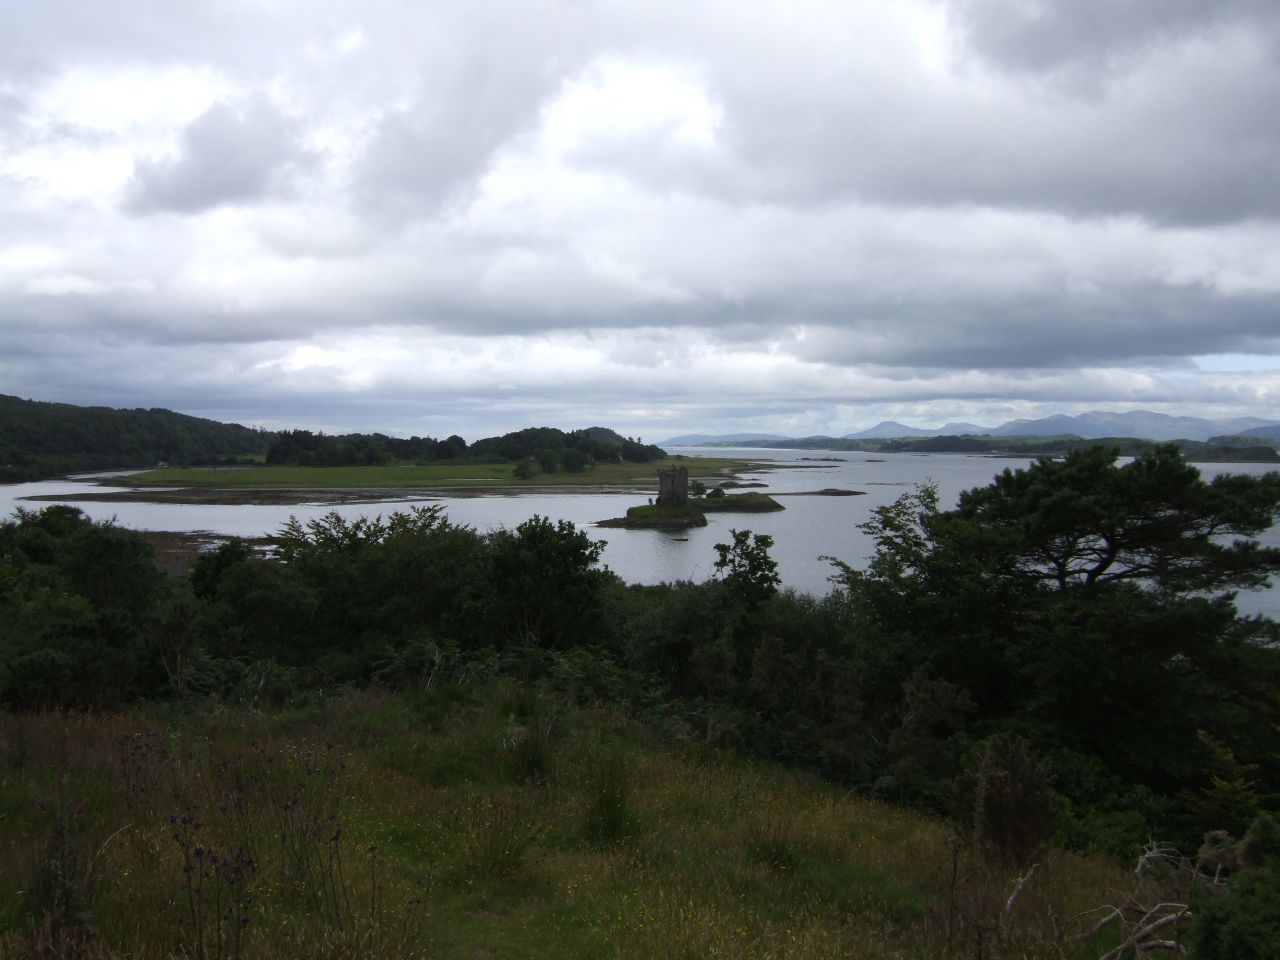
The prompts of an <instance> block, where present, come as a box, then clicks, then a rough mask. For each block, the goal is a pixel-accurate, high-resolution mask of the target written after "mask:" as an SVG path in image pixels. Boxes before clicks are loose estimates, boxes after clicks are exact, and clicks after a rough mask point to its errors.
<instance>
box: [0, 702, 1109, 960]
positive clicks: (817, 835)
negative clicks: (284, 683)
mask: <svg viewBox="0 0 1280 960" xmlns="http://www.w3.org/2000/svg"><path fill="white" fill-rule="evenodd" d="M431 696H433V694H432V693H430V692H428V693H421V692H420V693H417V694H414V695H412V696H409V695H398V694H390V693H385V692H376V691H365V692H354V693H347V694H343V695H340V696H337V697H335V698H333V699H330V700H327V701H324V702H321V703H319V704H318V705H315V706H312V707H309V708H306V709H302V710H297V709H295V710H292V711H290V712H288V713H277V714H271V713H263V712H259V711H256V710H248V709H240V708H234V707H229V706H226V705H219V704H216V703H209V702H203V703H193V704H189V705H177V706H172V705H171V706H150V707H141V708H136V709H132V710H128V711H125V712H120V713H108V714H100V715H95V716H79V715H74V714H73V715H52V714H42V715H30V716H15V715H10V714H2V713H0V818H2V822H3V827H4V828H3V829H2V830H0V863H2V864H4V865H5V869H3V870H0V905H4V906H3V907H0V957H9V956H24V955H28V954H38V953H39V951H40V950H44V951H45V952H46V953H48V954H50V955H52V954H54V953H57V952H60V953H62V954H64V955H71V954H74V953H75V949H73V948H74V947H75V946H77V945H78V946H79V947H80V948H82V955H87V956H101V957H114V958H123V957H126V956H127V957H130V958H137V960H147V958H153V957H154V958H159V957H166V956H172V955H175V954H179V955H189V956H210V957H211V956H222V957H237V956H245V957H249V956H253V957H264V958H277V957H279V958H284V957H309V956H319V955H324V956H350V957H356V956H360V957H374V958H379V957H416V956H423V957H428V956H429V957H478V956H483V957H490V958H495V960H497V958H528V957H557V958H569V960H572V958H595V957H601V956H608V957H619V958H650V957H672V958H677V957H817V958H822V957H842V958H843V957H849V958H871V957H920V958H925V957H937V956H942V955H944V954H945V953H946V952H947V950H946V948H947V942H948V939H949V937H950V939H952V940H954V941H955V949H954V950H953V951H952V955H955V956H961V955H970V954H973V953H974V952H975V950H976V951H977V952H978V953H981V954H982V955H984V956H988V957H992V958H997V957H1000V956H1028V957H1036V956H1046V957H1047V956H1057V955H1058V954H1057V953H1056V951H1055V949H1054V945H1053V944H1052V940H1051V936H1050V934H1049V929H1050V918H1051V917H1054V916H1056V917H1064V916H1070V915H1072V914H1074V913H1076V912H1077V911H1079V910H1083V909H1085V908H1089V907H1094V906H1097V905H1098V904H1099V903H1100V902H1103V900H1105V898H1106V891H1107V890H1109V889H1121V888H1125V887H1126V885H1127V884H1128V883H1129V882H1130V881H1129V868H1128V866H1127V865H1117V864H1112V863H1110V862H1107V861H1105V860H1099V859H1091V858H1086V857H1082V856H1077V855H1073V854H1068V853H1062V852H1058V853H1054V854H1051V855H1050V856H1049V857H1048V858H1047V859H1046V860H1045V862H1044V863H1043V864H1042V868H1041V870H1040V871H1039V872H1038V873H1037V875H1036V880H1035V882H1034V883H1033V884H1031V885H1030V886H1029V888H1028V890H1027V892H1026V893H1025V894H1024V895H1023V897H1022V898H1021V900H1020V901H1019V904H1018V909H1017V910H1015V911H1013V912H1012V914H1010V915H1006V914H1005V913H1004V910H1003V905H1004V901H1005V898H1007V895H1008V891H1009V890H1010V888H1011V885H1012V882H1013V879H1014V878H1013V877H1012V875H1011V874H1004V873H998V872H991V871H987V870H982V869H979V868H977V867H974V866H972V865H966V864H961V865H960V868H959V869H958V871H957V875H958V876H959V877H960V895H959V896H957V895H955V894H954V892H953V891H954V887H953V884H952V880H951V878H952V873H953V866H955V863H954V861H953V857H952V850H953V847H952V845H951V835H950V833H949V831H948V829H947V828H946V827H945V826H944V825H943V824H941V823H939V822H937V821H935V820H932V819H930V818H928V817H924V816H921V815H918V814H915V813H911V812H907V811H903V810H899V809H894V808H890V807H886V806H882V805H880V804H877V803H874V802H872V801H870V800H868V799H866V798H862V797H857V796H849V795H846V794H844V793H842V792H841V791H839V790H836V789H834V788H832V787H830V786H828V785H825V784H823V783H821V782H819V781H817V780H814V779H811V778H809V777H807V776H801V775H797V774H795V773H793V772H788V771H785V770H782V769H779V768H776V767H772V766H765V765H759V766H757V765H753V764H750V763H747V762H745V761H743V760H741V759H737V758H735V757H733V756H730V755H727V754H721V753H718V752H715V751H711V750H709V749H707V748H706V747H705V746H701V745H693V744H689V745H682V744H678V743H670V742H665V741H662V740H659V739H657V738H656V736H655V735H653V734H652V733H650V732H649V731H647V730H646V729H645V728H642V727H640V726H638V725H636V724H634V723H631V722H628V721H623V720H619V719H618V718H616V717H614V716H612V715H610V714H608V713H607V712H604V711H602V710H594V709H585V708H581V707H578V706H575V705H573V704H572V703H569V702H567V701H561V700H559V699H557V698H556V697H554V696H552V695H550V694H545V693H539V694H538V695H537V696H528V695H526V694H525V693H521V692H520V691H518V690H516V691H514V693H513V688H512V686H511V685H510V684H503V683H497V684H490V685H486V686H483V687H481V688H478V689H470V690H469V691H468V692H467V693H466V695H465V696H460V695H459V694H458V692H457V691H456V690H454V691H451V692H450V693H448V695H447V696H444V699H443V701H442V703H441V705H440V707H439V716H438V717H436V715H435V714H434V713H432V711H426V712H427V713H431V714H432V716H433V717H435V719H434V720H433V722H432V723H431V724H427V723H424V722H423V721H422V717H423V716H424V704H423V699H424V698H428V697H431ZM538 731H542V732H541V733H539V732H538ZM531 736H536V737H538V738H539V739H538V743H537V746H536V748H533V749H535V751H536V759H535V760H534V761H533V762H532V763H528V762H526V760H525V759H521V758H519V756H518V755H517V758H516V760H515V762H513V755H512V751H513V750H517V751H518V750H519V749H522V748H520V747H519V746H518V745H519V744H520V743H523V742H527V738H528V737H531ZM463 757H466V758H468V762H467V763H465V764H462V763H461V762H460V760H461V758H463ZM442 771H451V772H449V773H448V774H447V775H444V776H442V775H441V773H442ZM59 843H61V844H62V848H61V849H64V851H65V855H64V858H63V861H59V860H58V856H55V855H54V854H56V853H57V851H58V850H59V849H60V848H59ZM59 871H61V873H60V872H59ZM62 874H65V875H66V876H67V877H69V878H71V879H73V880H75V883H76V884H79V886H75V885H72V886H71V887H68V889H67V891H65V897H68V898H70V900H71V901H73V902H64V903H61V904H55V903H54V902H53V900H52V899H51V897H52V894H51V892H50V891H51V890H52V889H54V887H56V884H54V885H53V887H51V886H50V884H49V882H48V881H50V880H57V879H58V878H59V877H60V876H62ZM82 880H83V881H84V882H83V883H81V881H82ZM54 907H58V909H61V910H62V911H63V912H62V914H61V916H62V918H63V919H62V921H61V925H60V926H54V925H52V924H47V923H46V922H45V917H46V916H49V915H51V914H52V910H53V908H54ZM983 938H985V940H984V939H983ZM974 944H978V946H977V947H976V948H975V946H974ZM86 948H87V949H86ZM1097 952H1098V951H1097V950H1092V951H1090V950H1082V951H1081V952H1079V953H1077V954H1072V953H1070V952H1069V951H1068V952H1067V953H1066V954H1064V955H1066V956H1073V955H1076V956H1087V955H1092V956H1096V955H1097Z"/></svg>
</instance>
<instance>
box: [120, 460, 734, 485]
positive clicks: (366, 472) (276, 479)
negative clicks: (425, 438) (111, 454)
mask: <svg viewBox="0 0 1280 960" xmlns="http://www.w3.org/2000/svg"><path fill="white" fill-rule="evenodd" d="M677 462H678V463H679V464H680V465H681V466H685V467H688V468H689V475H690V476H695V477H710V476H718V475H720V474H721V473H723V472H724V471H726V470H729V469H731V468H733V467H734V466H738V465H741V461H737V460H722V459H713V458H709V457H708V458H702V457H687V458H681V459H680V460H679V461H676V460H674V459H672V460H658V461H654V462H653V463H622V464H602V465H600V466H597V467H595V468H593V469H588V470H584V471H582V472H581V473H563V472H557V473H538V474H536V475H535V476H534V477H533V478H532V479H529V480H516V479H515V478H514V477H513V476H512V471H513V470H514V469H515V467H514V464H510V463H492V464H490V463H458V464H429V465H426V466H416V465H407V464H406V465H388V466H377V467H292V466H269V467H244V468H169V469H164V470H149V471H147V472H146V473H141V474H137V475H135V476H131V477H129V483H131V484H136V485H138V486H162V487H199V486H225V487H309V488H325V487H328V488H343V487H346V488H377V487H396V488H398V487H455V486H468V487H471V486H493V487H501V486H518V487H564V486H598V485H611V484H621V483H634V484H643V483H651V484H655V485H656V483H657V475H658V470H659V469H661V468H663V467H668V466H672V465H674V464H676V463H677Z"/></svg>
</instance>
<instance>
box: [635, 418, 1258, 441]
mask: <svg viewBox="0 0 1280 960" xmlns="http://www.w3.org/2000/svg"><path fill="white" fill-rule="evenodd" d="M970 435H972V436H982V435H989V436H993V437H1057V436H1065V435H1074V436H1077V437H1083V438H1084V439H1086V440H1095V439H1100V438H1102V437H1134V438H1137V439H1142V440H1201V441H1203V440H1208V439H1210V438H1212V437H1223V436H1236V435H1244V436H1257V437H1264V438H1267V439H1271V440H1278V439H1280V421H1277V420H1263V419H1260V418H1258V417H1234V418H1231V419H1225V420H1205V419H1202V418H1200V417H1171V416H1169V415H1168V414H1164V413H1152V412H1151V411H1149V410H1131V411H1129V412H1128V413H1105V412H1103V411H1099V410H1095V411H1091V412H1089V413H1081V414H1078V415H1077V416H1074V417H1072V416H1067V415H1065V414H1055V415H1054V416H1051V417H1044V418H1042V419H1039V420H1009V421H1007V422H1005V423H1002V424H1000V425H999V426H996V427H983V426H979V425H978V424H976V423H948V424H946V425H945V426H942V427H939V428H937V429H936V430H922V429H920V428H918V427H908V426H906V425H905V424H902V423H897V422H895V421H893V420H886V421H884V422H883V423H878V424H876V425H875V426H874V427H871V428H870V429H869V430H863V431H861V432H859V433H850V434H847V435H846V436H845V437H844V438H843V439H845V440H887V439H894V438H899V437H960V436H970ZM790 439H792V438H790V437H783V436H779V435H778V434H767V433H734V434H720V435H714V436H713V435H709V434H686V435H685V436H681V437H672V438H671V439H670V440H663V441H662V442H661V443H660V444H659V446H672V447H680V446H700V445H706V444H730V443H758V442H760V441H766V440H790Z"/></svg>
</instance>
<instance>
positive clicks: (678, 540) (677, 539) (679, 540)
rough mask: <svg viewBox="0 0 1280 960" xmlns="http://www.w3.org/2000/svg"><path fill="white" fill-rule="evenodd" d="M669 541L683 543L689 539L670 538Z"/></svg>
mask: <svg viewBox="0 0 1280 960" xmlns="http://www.w3.org/2000/svg"><path fill="white" fill-rule="evenodd" d="M671 539H672V540H674V541H675V542H676V543H684V542H686V541H687V540H688V539H689V538H688V537H672V538H671Z"/></svg>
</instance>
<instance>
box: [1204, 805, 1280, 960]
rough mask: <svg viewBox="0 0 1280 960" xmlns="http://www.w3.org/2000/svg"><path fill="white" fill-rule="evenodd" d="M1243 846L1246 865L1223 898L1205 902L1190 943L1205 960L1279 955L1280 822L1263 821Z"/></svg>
mask: <svg viewBox="0 0 1280 960" xmlns="http://www.w3.org/2000/svg"><path fill="white" fill-rule="evenodd" d="M1240 847H1241V860H1242V861H1243V863H1244V865H1245V869H1244V870H1242V871H1241V872H1240V873H1239V874H1238V875H1237V876H1235V877H1234V878H1233V879H1232V880H1231V882H1230V884H1229V886H1228V892H1227V893H1226V894H1225V895H1222V896H1216V897H1208V896H1205V897H1201V898H1200V901H1199V902H1198V903H1197V904H1196V905H1195V909H1194V911H1193V918H1194V919H1193V921H1192V925H1191V932H1190V936H1189V937H1188V940H1189V941H1190V944H1191V946H1192V947H1193V948H1194V950H1195V954H1194V955H1195V956H1196V957H1203V958H1206V960H1270V958H1272V957H1277V956H1280V823H1277V821H1276V818H1275V817H1274V816H1272V815H1270V814H1263V815H1261V816H1259V817H1258V818H1257V819H1256V820H1255V821H1254V823H1253V825H1252V826H1251V827H1250V828H1249V832H1248V833H1247V834H1246V835H1245V838H1244V840H1243V842H1242V843H1241V845H1240Z"/></svg>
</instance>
